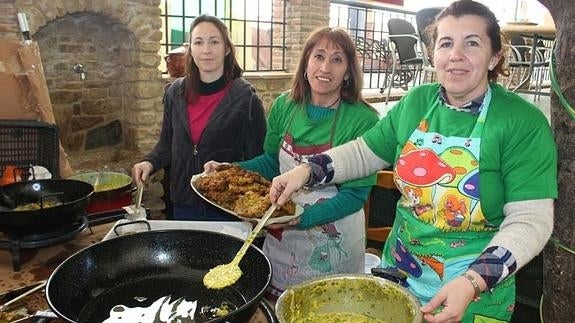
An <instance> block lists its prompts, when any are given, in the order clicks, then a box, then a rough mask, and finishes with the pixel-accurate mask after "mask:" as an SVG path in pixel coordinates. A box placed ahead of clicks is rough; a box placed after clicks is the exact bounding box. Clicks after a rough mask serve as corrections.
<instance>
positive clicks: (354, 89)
mask: <svg viewBox="0 0 575 323" xmlns="http://www.w3.org/2000/svg"><path fill="white" fill-rule="evenodd" d="M323 39H325V40H327V41H330V42H333V43H334V44H336V45H338V46H339V47H341V49H342V50H343V53H344V55H345V57H346V59H347V61H348V66H347V71H346V74H347V75H349V78H348V79H347V80H345V81H344V83H343V86H342V87H341V93H340V95H341V99H342V100H344V101H346V102H349V103H354V102H358V101H362V102H363V98H362V96H361V88H362V83H363V78H362V71H361V68H360V66H359V61H358V60H357V54H356V49H355V43H354V42H353V40H352V39H351V37H350V36H349V34H348V33H347V32H346V31H345V30H343V29H341V28H332V27H320V28H317V29H315V30H314V31H313V32H312V33H311V34H310V35H309V36H308V38H307V39H306V41H305V44H304V46H303V50H302V53H301V57H300V60H299V63H298V66H297V70H296V73H295V75H294V78H293V81H292V85H291V93H290V96H291V98H292V99H293V100H294V101H295V102H298V103H303V102H304V101H305V100H309V98H310V97H311V95H310V94H311V87H310V85H309V82H308V81H307V80H306V78H305V70H306V67H307V62H308V60H309V57H310V55H311V51H312V50H313V48H314V47H315V46H316V45H317V44H318V43H319V42H320V41H321V40H323Z"/></svg>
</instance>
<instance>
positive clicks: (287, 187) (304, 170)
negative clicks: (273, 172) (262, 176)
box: [270, 164, 311, 205]
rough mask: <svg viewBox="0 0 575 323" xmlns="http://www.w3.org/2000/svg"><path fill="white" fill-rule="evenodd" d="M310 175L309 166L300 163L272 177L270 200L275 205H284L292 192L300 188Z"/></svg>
mask: <svg viewBox="0 0 575 323" xmlns="http://www.w3.org/2000/svg"><path fill="white" fill-rule="evenodd" d="M310 176H311V167H310V166H309V165H308V164H301V165H299V166H297V167H295V168H293V169H292V170H290V171H289V172H285V173H283V174H281V175H279V176H276V177H274V179H273V181H272V186H271V188H270V200H271V202H272V203H274V204H277V205H284V204H285V203H286V202H287V201H289V200H290V199H291V195H292V193H293V192H296V191H297V190H299V189H300V188H302V187H303V186H304V185H305V183H306V182H307V180H308V179H309V177H310Z"/></svg>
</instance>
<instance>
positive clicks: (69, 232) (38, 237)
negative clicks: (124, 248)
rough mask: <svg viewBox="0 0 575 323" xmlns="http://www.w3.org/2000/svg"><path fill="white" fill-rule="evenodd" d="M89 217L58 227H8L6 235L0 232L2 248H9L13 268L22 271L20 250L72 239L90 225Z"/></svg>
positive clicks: (5, 231)
mask: <svg viewBox="0 0 575 323" xmlns="http://www.w3.org/2000/svg"><path fill="white" fill-rule="evenodd" d="M88 224H89V221H88V217H86V216H82V217H81V218H80V220H78V221H77V222H76V223H73V224H69V225H66V226H64V227H61V226H59V227H57V228H54V229H50V228H48V229H46V228H42V229H37V228H36V229H29V228H27V229H23V230H22V229H6V228H3V229H2V231H4V235H3V236H2V235H1V234H0V249H2V250H8V251H10V253H11V254H12V269H13V270H14V271H20V251H21V250H23V249H32V248H39V247H47V246H51V245H54V244H57V243H61V242H65V241H68V240H71V239H73V238H74V236H76V234H78V233H79V232H81V231H82V230H84V229H86V228H87V227H88Z"/></svg>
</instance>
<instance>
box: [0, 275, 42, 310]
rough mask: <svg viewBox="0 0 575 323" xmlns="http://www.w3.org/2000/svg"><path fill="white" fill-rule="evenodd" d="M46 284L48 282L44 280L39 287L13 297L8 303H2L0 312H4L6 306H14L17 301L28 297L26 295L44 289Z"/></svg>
mask: <svg viewBox="0 0 575 323" xmlns="http://www.w3.org/2000/svg"><path fill="white" fill-rule="evenodd" d="M47 282H48V281H47V280H44V281H42V282H41V283H40V285H38V286H36V287H34V288H32V289H31V290H29V291H27V292H25V293H22V294H21V295H18V296H17V297H14V298H13V299H11V300H9V301H8V302H6V303H4V305H2V306H0V312H2V311H4V310H5V309H6V308H7V307H8V306H10V305H11V304H14V303H16V302H17V301H19V300H21V299H22V298H24V297H26V296H28V295H30V294H32V293H34V292H35V291H37V290H39V289H42V288H44V287H45V286H46V283H47Z"/></svg>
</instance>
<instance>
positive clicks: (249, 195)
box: [190, 164, 303, 224]
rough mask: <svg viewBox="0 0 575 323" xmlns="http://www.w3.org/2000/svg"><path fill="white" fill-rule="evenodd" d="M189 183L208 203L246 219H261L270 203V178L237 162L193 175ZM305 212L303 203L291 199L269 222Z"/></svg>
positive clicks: (280, 221) (287, 218)
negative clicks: (240, 165) (246, 168)
mask: <svg viewBox="0 0 575 323" xmlns="http://www.w3.org/2000/svg"><path fill="white" fill-rule="evenodd" d="M190 185H191V186H192V189H193V190H194V191H195V192H196V193H197V194H198V195H199V196H200V197H202V198H203V199H204V200H206V201H207V202H208V203H210V204H212V205H214V206H216V207H218V208H220V209H222V210H224V211H226V212H228V213H230V214H232V215H234V216H236V217H238V218H240V219H242V220H244V221H251V222H258V221H259V220H260V218H261V217H262V215H263V214H264V213H265V211H266V210H267V209H268V208H269V207H270V206H271V202H270V199H269V197H268V193H269V190H270V186H271V182H270V181H268V180H267V179H265V178H264V177H262V176H261V175H260V174H258V173H256V172H253V171H249V170H245V169H242V168H241V167H239V166H237V165H230V164H225V165H222V166H220V167H218V169H217V170H216V171H215V172H210V173H201V174H197V175H194V176H193V177H192V179H191V180H190ZM302 213H303V208H302V207H301V206H299V205H297V204H295V203H294V202H292V201H289V202H288V203H286V204H285V205H284V206H282V207H281V208H278V209H277V210H276V211H275V212H274V214H273V215H272V217H271V218H270V219H269V220H268V222H267V224H273V223H287V222H290V221H291V220H293V219H296V218H297V217H299V216H300V215H301V214H302Z"/></svg>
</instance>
